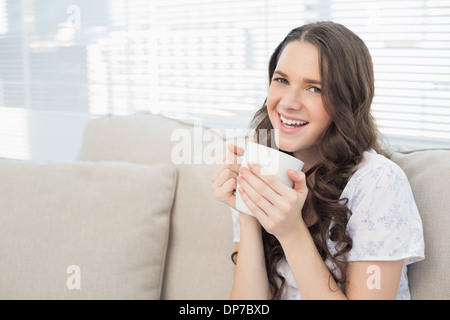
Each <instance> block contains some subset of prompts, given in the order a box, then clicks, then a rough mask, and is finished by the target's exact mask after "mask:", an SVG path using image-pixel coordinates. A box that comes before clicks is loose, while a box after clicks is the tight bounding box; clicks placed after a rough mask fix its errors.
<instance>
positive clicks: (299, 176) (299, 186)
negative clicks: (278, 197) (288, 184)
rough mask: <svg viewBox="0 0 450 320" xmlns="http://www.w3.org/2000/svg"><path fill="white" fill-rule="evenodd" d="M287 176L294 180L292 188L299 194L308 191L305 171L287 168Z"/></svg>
mask: <svg viewBox="0 0 450 320" xmlns="http://www.w3.org/2000/svg"><path fill="white" fill-rule="evenodd" d="M288 175H289V178H291V179H292V181H294V187H293V188H294V190H295V191H297V192H298V193H300V194H304V195H305V196H306V194H307V193H308V187H307V186H306V176H305V173H304V172H302V171H294V170H291V169H289V170H288Z"/></svg>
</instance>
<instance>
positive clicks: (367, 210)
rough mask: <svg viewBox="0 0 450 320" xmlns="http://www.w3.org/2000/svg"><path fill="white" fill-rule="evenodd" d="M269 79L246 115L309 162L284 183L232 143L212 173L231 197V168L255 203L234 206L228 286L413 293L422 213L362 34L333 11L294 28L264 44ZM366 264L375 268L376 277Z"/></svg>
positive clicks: (248, 291) (299, 293)
mask: <svg viewBox="0 0 450 320" xmlns="http://www.w3.org/2000/svg"><path fill="white" fill-rule="evenodd" d="M342 66H345V67H344V68H343V67H342ZM269 81H270V88H269V92H268V95H267V99H266V101H265V102H264V104H263V106H262V107H261V109H260V110H258V111H257V112H256V114H255V116H254V118H253V121H252V123H251V127H252V128H255V129H256V130H255V132H256V133H258V132H259V131H260V130H265V132H267V133H268V134H270V133H271V132H274V135H275V139H272V138H271V137H267V138H266V139H264V142H268V144H269V145H270V144H271V143H272V142H273V141H275V143H276V144H277V145H270V146H271V147H272V148H279V149H280V150H281V151H283V152H286V153H288V154H290V155H292V156H294V157H296V158H298V159H300V160H302V161H303V162H304V164H305V165H304V167H303V172H301V171H299V172H296V171H288V175H289V178H290V179H291V180H292V181H293V182H294V186H293V188H289V187H286V186H285V185H283V184H281V183H278V182H279V181H278V180H277V178H276V177H275V176H272V175H268V174H263V173H262V171H261V167H260V166H259V165H252V166H249V168H248V169H247V168H244V167H240V165H239V163H240V162H239V161H238V155H240V154H241V152H242V151H241V150H239V149H238V148H236V147H234V148H230V149H229V150H230V153H229V154H228V155H227V156H226V159H227V160H228V161H227V163H226V164H224V165H220V166H218V168H217V170H216V172H215V173H214V175H213V179H212V180H213V189H214V191H215V195H216V197H217V198H218V199H227V204H229V203H230V201H231V202H233V201H232V200H233V199H234V191H235V190H234V189H235V186H236V179H237V181H239V185H240V188H239V192H240V196H241V198H242V200H243V201H244V202H245V204H246V206H247V207H248V208H249V209H250V211H251V213H252V214H253V216H250V215H247V214H245V213H242V212H238V211H236V210H233V219H234V224H235V228H234V230H235V241H236V254H234V255H233V257H234V258H235V259H234V261H235V263H236V266H235V271H234V282H233V288H232V292H231V297H232V298H237V299H249V298H250V299H252V298H259V299H261V298H274V299H300V298H306V299H363V298H367V299H379V298H381V299H393V298H397V299H409V298H410V294H409V289H408V280H407V275H406V267H407V265H408V264H410V263H413V262H416V261H420V260H422V259H423V258H424V244H423V235H422V223H421V219H420V216H419V213H418V210H417V207H416V205H415V203H414V199H413V196H412V192H411V188H410V186H409V183H408V180H407V179H406V176H405V174H404V173H403V171H402V170H401V169H400V168H399V167H398V166H397V165H395V164H394V163H393V162H392V161H390V160H388V159H387V158H385V157H384V156H383V152H382V150H381V148H380V147H379V145H378V142H377V137H378V130H377V127H376V125H375V123H374V120H373V118H372V114H371V103H372V99H373V95H374V76H373V66H372V59H371V56H370V54H369V50H368V49H367V47H366V45H365V44H364V42H363V41H362V40H361V39H360V38H359V37H358V36H357V35H355V34H354V33H353V32H352V31H350V30H349V29H348V28H346V27H344V26H343V25H341V24H337V23H333V22H318V23H312V24H307V25H304V26H302V27H299V28H296V29H293V30H292V31H291V32H290V33H289V34H288V36H287V37H286V38H285V39H284V40H283V41H282V42H281V43H280V44H279V45H278V47H277V48H276V49H275V51H274V52H273V54H272V56H271V59H270V63H269ZM255 139H256V141H257V142H259V143H263V142H262V141H259V135H258V134H256V136H255ZM230 159H233V160H236V161H233V162H232V163H233V164H231V163H230ZM239 173H240V176H239V177H238V174H239ZM230 199H231V200H230ZM231 206H233V205H232V204H231ZM394 225H395V228H394V227H393V226H394ZM412 234H414V237H411V235H412ZM370 270H378V271H379V273H378V274H382V275H383V276H382V277H381V276H380V277H379V279H378V280H379V281H378V282H377V285H376V286H373V285H372V283H371V279H372V278H371V279H368V271H370ZM369 274H370V272H369ZM369 276H370V275H369ZM369 280H370V281H369ZM368 283H369V284H370V285H368ZM374 288H375V289H376V290H374Z"/></svg>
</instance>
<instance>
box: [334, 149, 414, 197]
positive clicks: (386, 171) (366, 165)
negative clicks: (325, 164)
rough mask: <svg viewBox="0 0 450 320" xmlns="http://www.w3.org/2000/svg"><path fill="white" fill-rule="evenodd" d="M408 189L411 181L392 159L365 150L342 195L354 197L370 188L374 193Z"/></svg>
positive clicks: (363, 193)
mask: <svg viewBox="0 0 450 320" xmlns="http://www.w3.org/2000/svg"><path fill="white" fill-rule="evenodd" d="M404 188H406V189H408V188H409V181H408V178H407V177H406V174H405V173H404V172H403V170H402V169H401V168H400V167H399V166H398V165H397V164H396V163H395V162H393V161H392V160H389V159H388V158H386V157H384V156H383V155H380V154H378V153H376V152H375V151H374V150H369V151H365V152H364V154H363V159H362V160H361V162H360V163H359V164H358V165H357V168H356V171H355V173H354V174H353V176H352V177H351V178H350V179H349V181H348V183H347V186H346V187H345V189H344V191H343V193H342V197H344V198H348V199H350V198H353V197H355V196H358V195H360V196H362V195H365V194H366V193H367V192H368V191H369V190H370V191H371V192H374V193H380V192H386V191H393V192H398V191H399V190H400V189H404Z"/></svg>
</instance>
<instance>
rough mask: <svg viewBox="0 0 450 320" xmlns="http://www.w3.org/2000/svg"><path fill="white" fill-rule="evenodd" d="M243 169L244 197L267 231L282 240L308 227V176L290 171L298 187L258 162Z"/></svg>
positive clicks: (240, 177)
mask: <svg viewBox="0 0 450 320" xmlns="http://www.w3.org/2000/svg"><path fill="white" fill-rule="evenodd" d="M248 167H249V168H246V167H241V168H240V173H241V176H239V177H238V182H239V185H240V188H239V192H241V198H242V200H243V201H244V202H245V204H246V205H247V207H248V208H249V209H250V211H251V212H252V213H253V214H254V216H255V217H256V218H257V219H258V220H259V222H260V223H261V225H262V226H263V227H264V229H266V231H267V232H269V233H271V234H273V235H274V236H275V237H276V238H278V240H280V238H282V237H285V236H287V235H288V234H290V233H291V232H292V231H294V232H296V230H298V229H299V227H304V226H305V223H304V221H303V218H302V208H303V205H304V203H305V201H306V197H307V195H308V188H307V186H306V177H305V174H304V173H303V172H301V171H293V170H288V175H289V178H291V179H292V181H294V187H293V188H291V187H288V186H286V185H285V184H284V183H283V182H281V181H280V180H279V179H278V178H277V177H276V176H274V175H273V174H270V173H269V172H268V171H267V170H265V169H264V168H262V167H261V166H260V165H258V164H255V163H251V162H250V163H249V164H248Z"/></svg>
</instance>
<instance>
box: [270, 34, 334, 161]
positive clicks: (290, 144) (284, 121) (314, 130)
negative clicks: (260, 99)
mask: <svg viewBox="0 0 450 320" xmlns="http://www.w3.org/2000/svg"><path fill="white" fill-rule="evenodd" d="M321 88H322V86H321V78H320V69H319V52H318V50H317V48H316V47H315V46H314V45H312V44H310V43H307V42H303V41H302V42H301V41H291V42H290V43H288V44H287V45H286V47H285V48H284V50H283V51H282V53H281V55H280V58H279V60H278V64H277V66H276V69H275V72H274V74H273V77H272V79H271V84H270V89H269V94H268V96H267V111H268V114H269V118H270V121H271V123H272V125H273V127H274V129H275V141H276V142H277V144H278V147H279V148H280V149H282V150H285V151H289V152H294V153H295V155H296V156H298V157H299V158H300V159H302V158H308V156H313V155H314V153H315V150H316V143H317V141H318V139H319V137H320V136H321V135H322V133H323V132H324V131H325V130H326V129H327V128H328V126H329V125H330V123H331V119H330V116H329V115H328V113H327V111H326V110H325V107H324V105H323V102H322V96H321ZM302 160H304V159H302ZM305 160H306V159H305Z"/></svg>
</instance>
